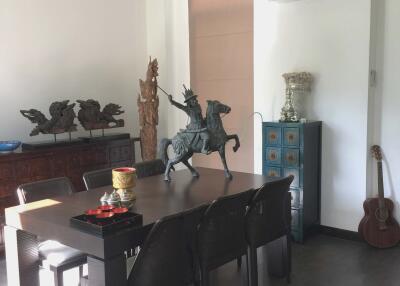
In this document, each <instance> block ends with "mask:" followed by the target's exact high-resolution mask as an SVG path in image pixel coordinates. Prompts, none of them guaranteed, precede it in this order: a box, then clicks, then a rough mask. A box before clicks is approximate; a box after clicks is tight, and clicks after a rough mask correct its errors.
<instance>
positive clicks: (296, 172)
mask: <svg viewBox="0 0 400 286" xmlns="http://www.w3.org/2000/svg"><path fill="white" fill-rule="evenodd" d="M290 175H293V176H294V180H293V182H292V184H291V185H290V186H291V187H292V188H298V187H300V186H301V184H300V171H299V169H295V168H285V169H284V170H283V176H284V177H287V176H290Z"/></svg>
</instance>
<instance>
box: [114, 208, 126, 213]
mask: <svg viewBox="0 0 400 286" xmlns="http://www.w3.org/2000/svg"><path fill="white" fill-rule="evenodd" d="M128 211H129V210H128V208H115V209H113V213H115V214H124V213H127V212H128Z"/></svg>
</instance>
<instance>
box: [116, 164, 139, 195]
mask: <svg viewBox="0 0 400 286" xmlns="http://www.w3.org/2000/svg"><path fill="white" fill-rule="evenodd" d="M112 182H113V188H114V189H115V190H116V191H117V193H118V194H119V195H120V197H121V202H130V201H133V200H135V199H136V195H135V193H134V192H133V188H134V187H135V186H136V169H135V168H131V167H122V168H116V169H113V170H112Z"/></svg>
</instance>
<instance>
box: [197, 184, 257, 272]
mask: <svg viewBox="0 0 400 286" xmlns="http://www.w3.org/2000/svg"><path fill="white" fill-rule="evenodd" d="M253 193H254V191H253V190H250V191H247V192H244V193H240V194H235V195H230V196H226V197H221V198H219V199H217V200H215V201H213V202H212V203H211V205H210V206H209V207H208V209H207V210H206V211H205V213H204V216H203V218H202V219H201V222H200V224H199V227H198V244H199V246H198V254H199V262H200V265H201V267H202V268H203V269H208V270H212V269H214V268H216V267H219V266H221V265H223V264H225V263H227V262H229V261H231V260H234V259H236V258H238V257H241V256H242V255H243V254H245V253H246V248H247V243H246V237H245V213H246V206H247V204H248V202H249V200H250V198H251V195H252V194H253Z"/></svg>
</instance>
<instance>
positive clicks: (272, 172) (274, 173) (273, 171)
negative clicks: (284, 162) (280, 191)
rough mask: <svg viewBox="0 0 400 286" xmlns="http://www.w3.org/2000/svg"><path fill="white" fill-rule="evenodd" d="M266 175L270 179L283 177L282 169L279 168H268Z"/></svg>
mask: <svg viewBox="0 0 400 286" xmlns="http://www.w3.org/2000/svg"><path fill="white" fill-rule="evenodd" d="M265 175H267V176H268V177H282V171H281V168H278V167H271V166H266V167H265Z"/></svg>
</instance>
